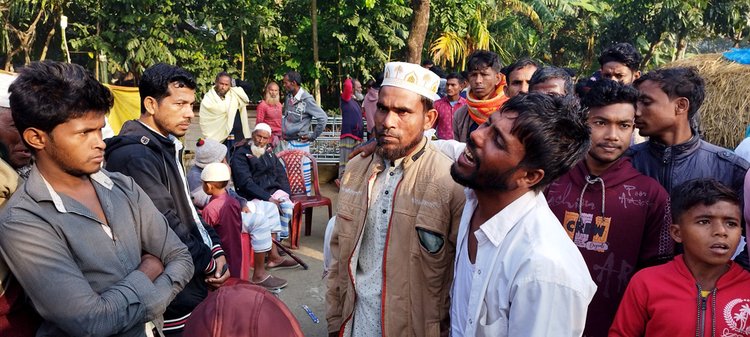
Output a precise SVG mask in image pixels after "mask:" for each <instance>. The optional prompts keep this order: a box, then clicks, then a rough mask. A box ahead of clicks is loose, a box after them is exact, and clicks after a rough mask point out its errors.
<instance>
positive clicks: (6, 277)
mask: <svg viewBox="0 0 750 337" xmlns="http://www.w3.org/2000/svg"><path fill="white" fill-rule="evenodd" d="M0 264H4V263H3V262H0ZM0 267H4V268H7V267H6V266H4V265H3V266H0ZM40 324H42V319H41V318H40V317H39V314H37V313H36V311H34V309H33V308H32V307H31V303H30V302H29V301H28V300H27V299H26V297H25V295H24V293H23V289H22V288H21V285H20V284H18V281H17V280H16V279H15V278H14V277H13V275H12V274H11V273H10V270H8V269H0V336H3V337H31V336H35V335H36V330H37V328H39V325H40Z"/></svg>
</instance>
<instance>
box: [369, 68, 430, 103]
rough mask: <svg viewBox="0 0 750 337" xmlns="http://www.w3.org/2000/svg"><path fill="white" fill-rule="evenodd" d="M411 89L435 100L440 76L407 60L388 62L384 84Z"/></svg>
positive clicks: (384, 73) (384, 71)
mask: <svg viewBox="0 0 750 337" xmlns="http://www.w3.org/2000/svg"><path fill="white" fill-rule="evenodd" d="M381 86H392V87H398V88H402V89H406V90H409V91H411V92H414V93H417V94H419V95H422V96H424V97H427V98H429V99H431V100H433V101H436V100H439V99H440V96H438V95H437V91H438V87H439V86H440V77H439V76H438V75H436V74H435V73H433V72H432V71H430V70H429V69H425V68H422V66H420V65H418V64H414V63H406V62H388V63H386V65H385V70H383V84H381Z"/></svg>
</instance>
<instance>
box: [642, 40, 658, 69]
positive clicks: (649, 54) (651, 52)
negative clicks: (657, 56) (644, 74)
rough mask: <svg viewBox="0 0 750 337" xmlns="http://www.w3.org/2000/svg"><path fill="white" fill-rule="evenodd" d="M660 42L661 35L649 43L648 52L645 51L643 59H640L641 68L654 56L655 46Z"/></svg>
mask: <svg viewBox="0 0 750 337" xmlns="http://www.w3.org/2000/svg"><path fill="white" fill-rule="evenodd" d="M661 42H662V40H661V37H660V38H659V39H658V40H656V41H654V42H651V45H650V46H649V47H648V52H646V55H644V56H643V61H641V64H640V68H641V69H643V68H646V65H647V64H648V63H649V62H651V59H652V58H653V57H654V53H655V52H656V47H658V46H659V45H660V44H661Z"/></svg>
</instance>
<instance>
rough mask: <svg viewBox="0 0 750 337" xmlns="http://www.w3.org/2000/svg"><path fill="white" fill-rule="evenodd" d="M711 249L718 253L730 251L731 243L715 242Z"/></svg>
mask: <svg viewBox="0 0 750 337" xmlns="http://www.w3.org/2000/svg"><path fill="white" fill-rule="evenodd" d="M710 249H711V251H712V252H714V253H717V254H726V253H729V245H728V244H726V243H721V242H719V243H714V244H712V245H711V247H710Z"/></svg>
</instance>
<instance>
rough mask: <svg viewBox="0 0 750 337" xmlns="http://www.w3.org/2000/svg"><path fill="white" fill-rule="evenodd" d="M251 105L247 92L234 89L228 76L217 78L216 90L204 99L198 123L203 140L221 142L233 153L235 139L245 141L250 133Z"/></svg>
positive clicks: (221, 74)
mask: <svg viewBox="0 0 750 337" xmlns="http://www.w3.org/2000/svg"><path fill="white" fill-rule="evenodd" d="M249 102H250V99H249V98H248V97H247V93H245V90H244V89H242V88H240V87H233V86H232V78H231V77H230V76H229V74H227V73H225V72H220V73H219V74H218V75H216V81H215V83H214V86H213V88H211V90H209V91H208V92H207V93H206V94H205V95H204V96H203V99H202V100H201V109H200V118H199V122H200V126H201V134H202V135H203V138H206V139H213V140H215V141H217V142H222V143H224V145H226V146H227V148H228V149H229V150H231V148H232V147H233V146H234V139H245V136H246V135H248V134H250V128H249V127H248V125H247V103H249ZM238 112H239V113H238Z"/></svg>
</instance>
